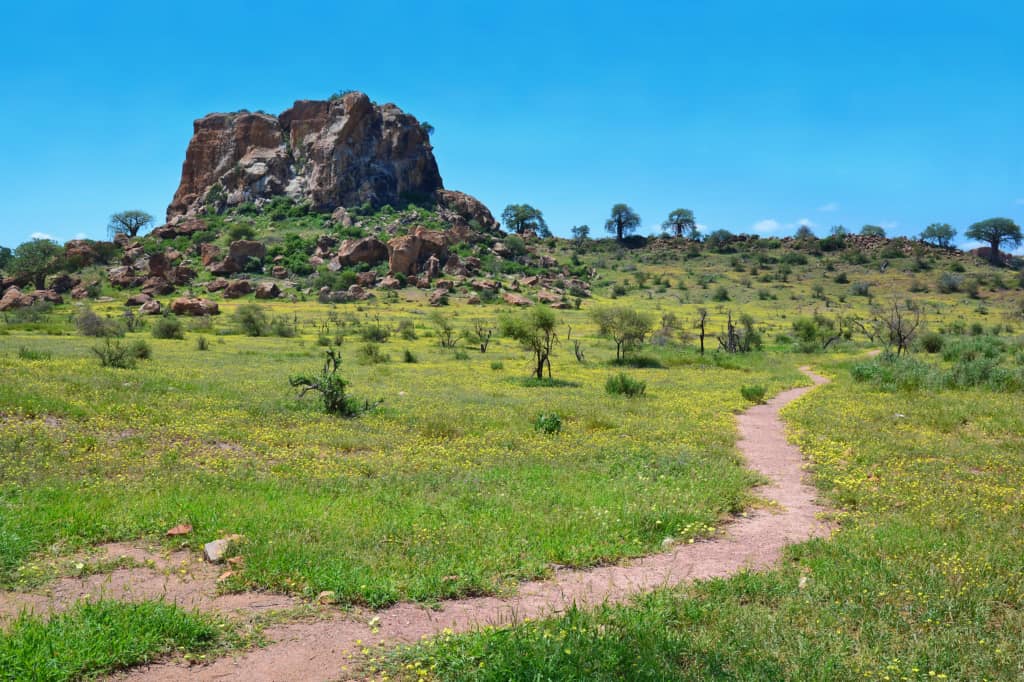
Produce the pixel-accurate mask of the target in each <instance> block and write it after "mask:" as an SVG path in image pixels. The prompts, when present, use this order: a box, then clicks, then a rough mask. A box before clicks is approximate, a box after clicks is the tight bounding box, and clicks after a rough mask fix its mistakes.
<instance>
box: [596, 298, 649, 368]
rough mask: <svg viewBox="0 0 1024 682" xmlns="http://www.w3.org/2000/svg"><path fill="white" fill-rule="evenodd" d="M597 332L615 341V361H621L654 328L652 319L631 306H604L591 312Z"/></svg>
mask: <svg viewBox="0 0 1024 682" xmlns="http://www.w3.org/2000/svg"><path fill="white" fill-rule="evenodd" d="M592 316H593V318H594V322H596V323H597V328H598V333H600V334H601V335H602V336H607V337H609V338H610V339H611V340H612V341H614V342H615V361H616V362H621V361H622V359H623V357H625V354H626V352H627V351H629V350H631V349H632V348H633V347H635V346H636V345H638V344H641V343H643V341H644V339H645V338H646V337H647V335H648V334H650V333H651V330H652V329H653V328H654V319H653V318H652V317H651V316H650V315H648V314H646V313H641V312H638V311H636V310H634V309H633V308H625V307H621V308H604V309H601V310H595V311H594V312H593V314H592Z"/></svg>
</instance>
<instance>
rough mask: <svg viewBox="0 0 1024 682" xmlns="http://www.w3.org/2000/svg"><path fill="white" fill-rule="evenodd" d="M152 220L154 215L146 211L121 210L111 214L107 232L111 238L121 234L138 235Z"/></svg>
mask: <svg viewBox="0 0 1024 682" xmlns="http://www.w3.org/2000/svg"><path fill="white" fill-rule="evenodd" d="M152 222H153V216H151V215H149V214H148V213H146V212H145V211H136V210H132V211H121V212H120V213H115V214H114V215H112V216H110V222H109V223H107V232H108V233H109V234H110V238H111V239H113V238H114V237H115V236H116V235H119V234H123V235H127V236H129V237H137V236H138V234H139V232H140V231H141V230H142V229H144V228H145V227H146V226H147V225H149V224H150V223H152Z"/></svg>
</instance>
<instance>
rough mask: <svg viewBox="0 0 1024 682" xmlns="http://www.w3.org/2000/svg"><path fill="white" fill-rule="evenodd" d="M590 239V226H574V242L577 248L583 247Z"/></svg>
mask: <svg viewBox="0 0 1024 682" xmlns="http://www.w3.org/2000/svg"><path fill="white" fill-rule="evenodd" d="M589 238H590V226H589V225H573V227H572V240H573V241H574V242H576V246H577V247H579V246H582V245H583V242H585V241H587V239H589Z"/></svg>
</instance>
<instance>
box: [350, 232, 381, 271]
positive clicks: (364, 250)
mask: <svg viewBox="0 0 1024 682" xmlns="http://www.w3.org/2000/svg"><path fill="white" fill-rule="evenodd" d="M387 257H388V247H387V245H385V244H384V242H382V241H380V240H379V239H377V238H376V237H364V238H362V239H346V240H345V241H343V242H342V243H341V246H340V247H339V248H338V264H339V265H341V266H342V267H348V266H350V265H356V264H357V263H366V264H368V265H371V266H373V265H377V264H378V263H382V262H384V261H385V260H386V259H387Z"/></svg>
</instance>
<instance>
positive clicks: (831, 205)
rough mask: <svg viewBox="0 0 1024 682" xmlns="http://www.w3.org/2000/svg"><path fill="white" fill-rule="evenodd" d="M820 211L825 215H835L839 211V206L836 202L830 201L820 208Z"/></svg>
mask: <svg viewBox="0 0 1024 682" xmlns="http://www.w3.org/2000/svg"><path fill="white" fill-rule="evenodd" d="M818 210H819V211H822V212H823V213H834V212H835V211H838V210H839V204H838V203H837V202H835V201H830V202H828V203H827V204H825V205H823V206H819V207H818Z"/></svg>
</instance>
